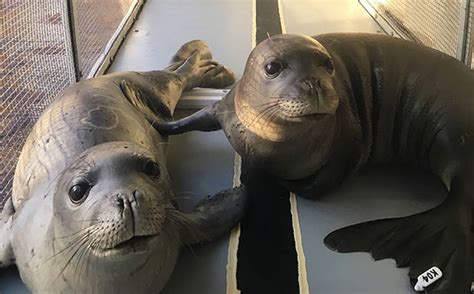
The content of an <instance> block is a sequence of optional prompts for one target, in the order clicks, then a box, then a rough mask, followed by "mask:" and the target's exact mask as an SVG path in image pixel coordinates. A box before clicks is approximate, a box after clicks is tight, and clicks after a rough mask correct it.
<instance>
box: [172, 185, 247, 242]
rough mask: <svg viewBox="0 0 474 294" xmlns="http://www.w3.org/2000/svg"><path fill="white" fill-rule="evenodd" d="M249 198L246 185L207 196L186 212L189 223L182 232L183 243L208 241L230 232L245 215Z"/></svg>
mask: <svg viewBox="0 0 474 294" xmlns="http://www.w3.org/2000/svg"><path fill="white" fill-rule="evenodd" d="M247 198H248V196H247V191H246V189H245V187H244V186H240V187H237V188H232V189H227V190H224V191H222V192H219V193H217V194H215V195H213V196H207V197H205V198H204V199H203V200H201V201H200V202H199V203H198V204H197V205H196V207H195V208H194V209H193V210H192V211H191V212H190V213H189V214H186V218H187V219H189V225H188V226H187V227H186V228H184V230H183V231H182V232H181V240H182V241H183V243H184V244H195V243H206V242H210V241H213V240H215V239H217V238H219V237H221V236H222V235H224V234H225V233H227V232H229V231H230V230H231V229H232V228H233V227H234V226H235V225H237V223H238V222H239V221H240V220H241V219H242V217H243V216H244V213H245V207H246V205H247V200H248V199H247Z"/></svg>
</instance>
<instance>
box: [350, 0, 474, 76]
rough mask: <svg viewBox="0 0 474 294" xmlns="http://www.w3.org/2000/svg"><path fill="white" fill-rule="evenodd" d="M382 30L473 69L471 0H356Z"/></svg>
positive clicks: (472, 4) (473, 8) (472, 11)
mask: <svg viewBox="0 0 474 294" xmlns="http://www.w3.org/2000/svg"><path fill="white" fill-rule="evenodd" d="M359 2H360V3H361V4H362V6H364V8H365V9H366V10H367V12H369V14H370V15H372V17H373V18H374V19H375V21H376V22H377V23H379V25H380V26H381V27H382V28H383V29H384V30H385V32H386V33H388V34H391V35H395V36H398V37H401V38H404V39H408V40H411V41H414V42H417V43H421V44H424V45H426V46H429V47H433V48H435V49H438V50H440V51H442V52H444V53H446V54H449V55H451V56H453V57H456V58H457V59H459V60H461V61H462V62H464V63H465V64H466V65H467V66H470V67H471V68H473V69H474V62H473V56H472V48H473V44H474V40H473V31H474V30H473V29H472V26H473V22H474V20H473V13H474V0H359Z"/></svg>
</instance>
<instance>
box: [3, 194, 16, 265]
mask: <svg viewBox="0 0 474 294" xmlns="http://www.w3.org/2000/svg"><path fill="white" fill-rule="evenodd" d="M14 213H15V209H14V208H13V202H12V199H11V197H10V198H9V199H8V200H7V202H5V206H4V207H3V210H2V213H1V214H0V268H2V267H7V266H9V265H12V264H13V263H14V261H15V258H14V255H13V250H12V246H11V243H10V238H11V227H12V219H13V214H14Z"/></svg>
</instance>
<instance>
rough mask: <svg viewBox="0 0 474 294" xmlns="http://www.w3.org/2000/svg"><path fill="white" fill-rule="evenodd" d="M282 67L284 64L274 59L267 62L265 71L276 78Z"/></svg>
mask: <svg viewBox="0 0 474 294" xmlns="http://www.w3.org/2000/svg"><path fill="white" fill-rule="evenodd" d="M282 69H283V66H282V65H281V63H279V62H277V61H272V62H269V63H267V64H265V72H266V73H267V75H268V76H269V77H271V78H276V77H277V76H278V75H279V74H280V72H281V70H282Z"/></svg>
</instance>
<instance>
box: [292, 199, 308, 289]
mask: <svg viewBox="0 0 474 294" xmlns="http://www.w3.org/2000/svg"><path fill="white" fill-rule="evenodd" d="M290 209H291V220H292V222H293V238H294V239H295V249H296V258H297V260H298V284H299V286H300V294H309V293H310V292H309V284H308V273H307V271H306V257H305V255H304V249H303V238H302V236H301V227H300V219H299V216H298V203H297V201H296V195H295V194H293V193H291V195H290Z"/></svg>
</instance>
